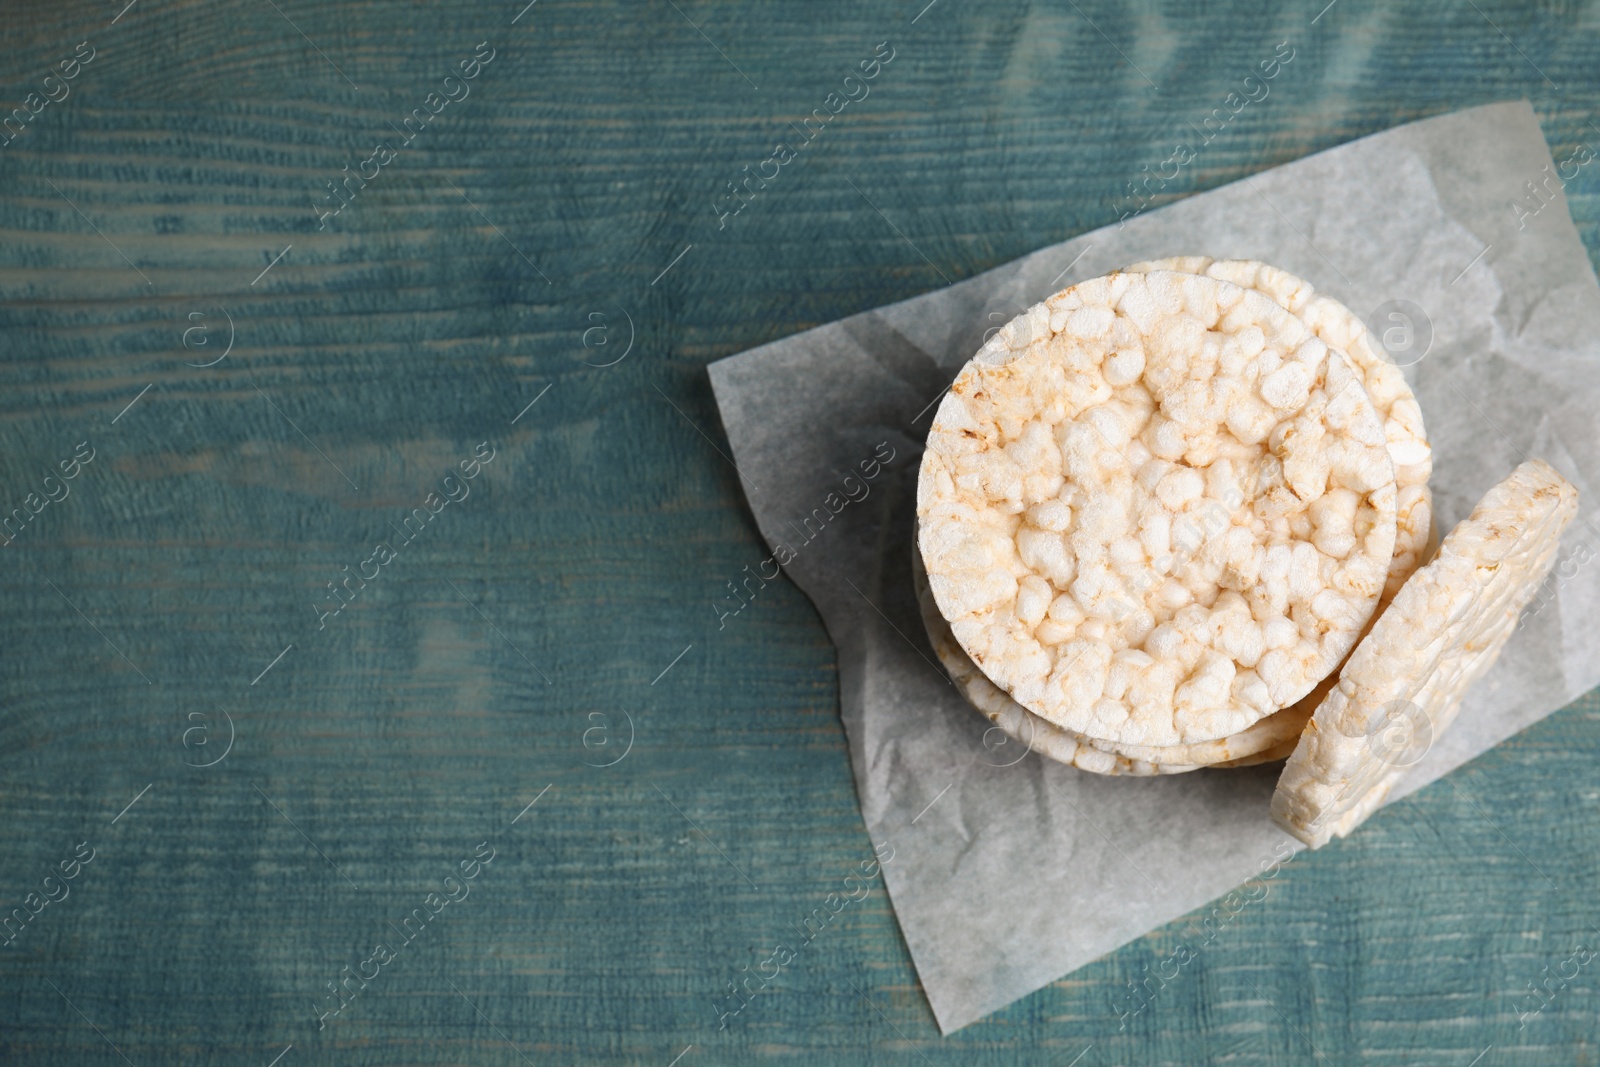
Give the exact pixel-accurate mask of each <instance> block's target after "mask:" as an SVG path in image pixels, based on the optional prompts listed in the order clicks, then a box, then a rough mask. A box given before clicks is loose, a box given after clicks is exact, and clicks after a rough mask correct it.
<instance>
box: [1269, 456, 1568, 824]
mask: <svg viewBox="0 0 1600 1067" xmlns="http://www.w3.org/2000/svg"><path fill="white" fill-rule="evenodd" d="M1577 500H1578V494H1577V490H1576V489H1574V488H1573V487H1572V485H1571V484H1570V483H1568V482H1567V480H1566V479H1565V478H1563V477H1561V475H1560V474H1558V473H1556V471H1555V470H1554V469H1553V468H1551V467H1550V466H1549V465H1548V464H1546V463H1544V462H1543V461H1541V460H1530V461H1528V462H1526V463H1523V464H1522V465H1520V466H1519V467H1517V469H1516V470H1515V471H1513V472H1512V473H1511V475H1510V476H1509V477H1508V478H1506V479H1505V481H1503V482H1501V483H1500V484H1499V485H1496V486H1495V487H1494V488H1493V489H1491V490H1489V492H1488V493H1487V494H1486V495H1485V496H1484V498H1483V499H1482V500H1481V501H1480V502H1479V503H1478V506H1477V507H1476V508H1474V509H1473V510H1472V514H1471V515H1470V516H1468V518H1467V519H1466V520H1465V521H1463V522H1462V523H1461V524H1460V525H1458V526H1457V527H1456V528H1455V529H1454V530H1452V531H1451V532H1450V534H1449V535H1448V536H1447V537H1446V538H1445V539H1444V541H1443V542H1442V543H1441V544H1440V546H1439V552H1438V555H1437V556H1436V557H1435V558H1434V559H1433V560H1432V561H1431V562H1429V563H1428V564H1427V566H1425V567H1423V568H1422V569H1421V570H1419V571H1417V572H1416V573H1415V574H1414V575H1412V576H1411V577H1410V578H1409V579H1408V580H1407V581H1406V583H1405V584H1404V585H1403V586H1402V587H1401V588H1400V591H1399V593H1398V594H1396V596H1395V597H1394V600H1393V602H1392V603H1390V604H1389V606H1388V607H1386V608H1385V609H1384V610H1383V612H1382V613H1381V614H1380V615H1379V617H1378V619H1377V620H1376V622H1374V623H1373V626H1372V629H1371V631H1370V632H1369V633H1368V634H1367V636H1366V637H1364V638H1363V639H1362V640H1361V642H1360V644H1358V645H1357V646H1356V649H1355V651H1354V652H1353V653H1352V654H1351V656H1350V659H1349V661H1348V662H1347V663H1346V664H1345V666H1344V668H1343V670H1342V671H1341V672H1340V674H1339V681H1338V684H1337V685H1336V686H1335V687H1334V688H1333V690H1332V691H1331V692H1330V693H1329V694H1328V697H1327V699H1326V700H1324V701H1323V702H1322V704H1321V705H1320V706H1319V707H1318V708H1317V710H1316V712H1315V713H1314V714H1313V716H1312V718H1311V722H1310V723H1309V724H1308V725H1307V726H1306V730H1305V734H1304V735H1303V736H1302V737H1301V739H1300V743H1299V744H1298V745H1297V746H1296V748H1295V750H1294V753H1293V755H1291V756H1290V757H1289V762H1288V764H1287V765H1286V766H1285V768H1284V771H1283V775H1282V777H1281V778H1280V779H1279V781H1278V788H1277V791H1276V792H1275V793H1274V794H1273V798H1272V817H1273V819H1274V820H1275V821H1276V822H1277V823H1278V824H1279V825H1280V826H1282V827H1283V828H1284V829H1286V830H1288V831H1289V832H1290V833H1292V834H1294V835H1295V836H1296V837H1297V838H1299V839H1300V840H1302V841H1304V842H1305V843H1306V844H1308V845H1310V846H1311V847H1312V848H1319V847H1321V846H1322V845H1324V844H1326V843H1327V842H1328V841H1329V840H1330V839H1331V838H1332V837H1335V836H1337V837H1343V836H1344V835H1346V834H1348V833H1349V832H1350V831H1351V830H1352V829H1354V828H1355V827H1356V826H1358V825H1360V823H1361V822H1362V821H1363V820H1365V819H1366V818H1367V816H1368V815H1370V814H1371V813H1372V812H1373V811H1375V810H1377V808H1378V806H1379V805H1381V804H1382V803H1383V801H1384V799H1385V798H1386V797H1387V796H1388V795H1389V790H1390V789H1391V788H1392V787H1393V785H1394V783H1395V781H1396V780H1397V779H1398V778H1399V776H1400V774H1401V772H1402V771H1403V770H1404V769H1405V766H1408V765H1409V764H1410V763H1411V762H1415V760H1414V758H1409V757H1404V758H1403V757H1397V756H1396V755H1395V753H1394V751H1393V745H1394V740H1393V739H1392V738H1389V737H1386V736H1385V732H1386V731H1388V730H1390V729H1391V728H1393V727H1400V728H1401V729H1402V730H1404V729H1411V730H1418V731H1425V736H1423V738H1422V740H1423V742H1425V743H1427V744H1431V743H1432V741H1434V740H1436V739H1437V738H1438V736H1439V735H1440V734H1441V733H1443V732H1444V730H1445V729H1446V728H1448V727H1449V725H1450V723H1451V722H1452V721H1453V719H1454V718H1455V714H1456V711H1457V710H1458V709H1459V707H1460V705H1461V699H1462V697H1463V696H1464V695H1465V694H1466V692H1467V690H1468V689H1469V688H1470V687H1471V685H1472V684H1473V683H1474V682H1475V681H1477V680H1478V678H1480V677H1481V676H1482V675H1483V674H1484V672H1485V671H1487V670H1488V669H1489V667H1490V666H1491V665H1492V664H1493V663H1494V661H1495V659H1496V658H1497V657H1498V656H1499V655H1500V651H1501V649H1502V648H1503V647H1504V646H1505V643H1506V639H1507V638H1509V637H1510V636H1511V633H1512V632H1513V631H1514V630H1515V629H1516V626H1517V618H1518V616H1519V615H1520V613H1521V611H1522V609H1523V608H1524V607H1526V606H1527V603H1528V601H1529V600H1530V599H1531V598H1532V597H1533V594H1534V593H1535V591H1537V589H1538V587H1539V585H1540V583H1541V582H1543V581H1544V579H1545V576H1546V575H1547V574H1548V573H1549V571H1550V567H1551V565H1552V563H1553V562H1554V560H1555V555H1556V549H1557V547H1558V544H1559V542H1560V538H1561V531H1562V530H1563V529H1564V528H1565V527H1566V525H1567V524H1568V523H1569V522H1571V520H1572V518H1573V516H1574V515H1575V514H1576V513H1577Z"/></svg>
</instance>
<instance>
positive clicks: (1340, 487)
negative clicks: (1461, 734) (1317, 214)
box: [914, 257, 1576, 846]
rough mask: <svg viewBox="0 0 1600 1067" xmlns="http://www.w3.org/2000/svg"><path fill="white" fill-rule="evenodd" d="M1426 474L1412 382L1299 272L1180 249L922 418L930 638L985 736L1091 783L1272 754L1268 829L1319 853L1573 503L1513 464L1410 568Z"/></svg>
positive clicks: (1422, 534) (1435, 713) (1441, 714)
mask: <svg viewBox="0 0 1600 1067" xmlns="http://www.w3.org/2000/svg"><path fill="white" fill-rule="evenodd" d="M1431 469H1432V451H1431V449H1430V447H1429V445H1428V441H1427V438H1426V435H1425V432H1424V429H1423V424H1422V413H1421V409H1420V408H1419V407H1418V405H1417V402H1416V398H1415V397H1414V396H1413V395H1412V393H1411V390H1410V388H1409V387H1408V386H1407V385H1406V382H1405V380H1404V378H1403V376H1402V375H1401V374H1400V372H1399V371H1398V370H1397V369H1396V368H1395V367H1394V366H1393V365H1391V364H1390V363H1388V362H1387V361H1386V360H1385V359H1384V358H1383V357H1382V350H1381V349H1380V348H1379V346H1378V344H1377V342H1376V341H1375V339H1373V338H1372V337H1371V336H1370V334H1369V333H1368V331H1367V328H1366V326H1365V325H1364V324H1363V323H1362V322H1361V320H1360V319H1359V318H1357V317H1356V316H1355V315H1354V314H1353V313H1352V312H1351V311H1350V310H1349V309H1348V308H1346V307H1344V306H1343V305H1342V304H1339V303H1338V302H1337V301H1334V300H1332V299H1330V298H1328V297H1326V296H1323V295H1321V294H1318V293H1316V292H1314V290H1313V289H1312V287H1311V286H1310V285H1309V284H1308V283H1306V282H1305V281H1303V280H1301V279H1299V278H1296V277H1294V276H1293V275H1290V274H1288V273H1286V272H1284V271H1281V270H1278V269H1276V268H1273V267H1269V266H1266V265H1264V264H1260V263H1253V262H1243V261H1212V260H1209V259H1203V258H1193V257H1188V258H1179V259H1170V260H1162V261H1158V262H1152V263H1143V264H1139V265H1136V266H1134V267H1131V268H1129V269H1128V270H1126V271H1123V272H1119V273H1116V274H1112V275H1109V276H1107V277H1104V278H1096V279H1093V280H1091V281H1087V282H1083V283H1081V284H1079V285H1075V286H1072V287H1071V288H1069V289H1066V290H1063V291H1062V292H1060V293H1057V294H1056V295H1055V296H1052V297H1050V298H1049V299H1048V300H1046V301H1045V302H1044V303H1042V304H1038V305H1035V306H1034V307H1032V308H1030V309H1029V310H1028V311H1026V312H1024V313H1023V314H1022V315H1021V316H1019V317H1018V318H1017V319H1015V320H1013V321H1012V322H1011V323H1009V324H1007V325H1006V326H1005V327H1004V328H1002V329H1001V330H1000V331H999V332H998V333H997V334H996V335H995V336H994V337H993V338H992V339H991V340H990V341H989V342H988V343H987V344H985V345H984V346H983V348H982V349H980V350H979V352H978V354H977V355H976V356H974V357H973V359H972V360H971V361H970V362H969V363H968V364H967V365H966V367H964V368H963V369H962V371H961V373H960V374H959V375H957V377H956V380H955V382H954V384H953V385H952V386H951V388H950V391H949V394H948V395H947V396H946V397H945V398H944V400H943V401H942V402H941V404H940V406H939V409H938V412H937V414H936V415H935V417H934V422H933V426H932V429H931V430H930V432H929V436H928V447H927V450H926V452H925V453H924V455H923V461H922V467H921V471H920V475H919V479H918V486H917V543H918V545H919V548H920V551H919V552H917V553H915V554H914V556H915V559H916V564H917V573H916V583H917V589H918V595H919V599H920V601H921V604H922V613H923V618H924V622H925V623H926V625H927V629H928V634H929V638H930V641H931V642H932V645H933V648H934V650H935V652H936V653H937V654H938V656H939V659H940V661H941V662H942V663H943V664H944V666H945V668H946V670H947V671H948V672H949V674H950V676H951V679H952V680H953V681H954V683H955V684H956V686H957V688H958V689H959V690H960V691H961V692H962V694H963V695H964V696H965V697H966V698H967V700H968V701H969V702H970V703H971V704H972V705H973V706H974V707H975V708H977V709H978V710H979V711H980V712H981V713H982V714H983V715H984V716H985V717H987V718H988V719H989V720H990V721H991V722H993V723H994V724H995V725H996V726H998V727H999V728H1000V729H1002V730H1003V731H1005V732H1006V733H1007V734H1008V735H1010V736H1012V737H1014V738H1016V739H1017V740H1019V741H1022V742H1023V743H1024V744H1026V745H1028V746H1029V747H1030V748H1032V749H1033V750H1035V751H1038V752H1040V753H1041V754H1043V755H1045V756H1047V757H1049V758H1052V759H1057V760H1060V761H1061V762H1064V763H1069V764H1071V765H1073V766H1075V767H1078V768H1080V769H1082V770H1086V771H1091V772H1094V773H1099V774H1131V775H1153V774H1174V773H1182V772H1185V771H1191V770H1198V769H1200V768H1203V767H1238V766H1246V765H1249V764H1252V763H1262V762H1268V761H1272V760H1280V759H1284V758H1285V757H1289V758H1290V762H1289V765H1288V769H1287V771H1286V773H1285V775H1284V779H1283V782H1282V783H1281V784H1280V787H1279V796H1278V798H1277V799H1276V800H1275V801H1274V806H1273V812H1274V815H1275V817H1276V818H1278V820H1279V821H1280V823H1282V824H1283V825H1284V826H1285V827H1286V828H1287V829H1289V830H1290V831H1291V832H1293V833H1295V835H1296V836H1298V837H1300V838H1301V839H1302V840H1305V841H1306V842H1307V843H1309V844H1312V845H1313V846H1315V845H1320V844H1322V843H1323V842H1325V841H1326V840H1327V839H1328V838H1329V836H1331V835H1340V836H1342V835H1343V834H1344V833H1346V832H1348V831H1349V829H1351V828H1353V827H1354V826H1355V825H1356V824H1358V823H1359V822H1360V821H1361V819H1363V818H1365V817H1366V815H1367V814H1369V813H1370V812H1371V811H1372V810H1375V809H1376V807H1377V806H1378V805H1379V804H1380V803H1381V802H1382V799H1383V796H1384V795H1386V794H1387V790H1388V787H1389V785H1391V784H1392V782H1393V780H1394V777H1395V776H1396V774H1397V772H1398V769H1399V767H1398V765H1397V760H1396V759H1395V758H1394V749H1393V745H1392V740H1393V738H1392V732H1393V731H1392V730H1391V727H1392V726H1393V725H1394V724H1395V723H1396V722H1397V721H1398V722H1399V723H1400V725H1401V726H1402V727H1409V728H1412V729H1421V730H1422V731H1424V732H1426V733H1427V734H1428V736H1430V737H1431V736H1436V735H1437V733H1438V732H1439V731H1440V730H1442V729H1443V728H1444V727H1445V726H1446V725H1448V721H1449V719H1450V717H1451V716H1453V714H1454V710H1455V708H1456V707H1457V706H1458V705H1459V701H1460V697H1461V695H1462V693H1463V692H1464V691H1465V688H1466V686H1467V685H1469V684H1470V682H1471V681H1473V680H1475V679H1476V678H1477V677H1478V676H1480V675H1481V674H1482V672H1483V671H1484V670H1486V669H1487V668H1488V666H1489V664H1490V663H1492V662H1493V659H1494V657H1495V656H1496V655H1498V653H1499V650H1500V648H1501V647H1502V646H1503V644H1504V641H1505V639H1506V637H1507V636H1509V633H1510V630H1511V629H1512V628H1514V625H1515V617H1516V613H1517V612H1519V611H1520V610H1521V608H1522V607H1523V606H1524V605H1525V604H1526V602H1527V599H1528V598H1529V597H1530V596H1531V595H1532V593H1533V591H1534V589H1536V588H1537V586H1538V583H1539V582H1540V581H1541V580H1542V579H1543V577H1544V575H1545V573H1546V572H1547V571H1548V569H1549V566H1550V563H1551V562H1552V561H1553V558H1554V549H1555V545H1556V542H1557V540H1558V539H1559V536H1560V532H1561V529H1562V528H1563V527H1564V526H1565V524H1566V522H1567V521H1569V520H1570V518H1571V516H1572V514H1573V513H1574V512H1575V508H1576V493H1575V491H1574V490H1573V489H1572V487H1571V486H1570V485H1568V484H1567V483H1566V482H1565V481H1564V480H1562V479H1561V477H1560V476H1559V475H1558V474H1556V473H1555V472H1554V471H1553V470H1551V469H1550V468H1549V467H1548V466H1546V465H1544V464H1542V463H1537V462H1534V463H1529V464H1524V465H1523V466H1522V467H1520V468H1518V470H1517V472H1515V474H1513V476H1512V478H1510V479H1508V480H1507V482H1506V483H1503V484H1502V486H1498V487H1496V489H1495V490H1494V491H1493V492H1491V493H1490V495H1489V497H1487V498H1486V499H1485V502H1484V504H1482V505H1480V507H1479V509H1478V511H1475V512H1474V513H1473V516H1472V517H1471V518H1469V519H1468V520H1467V522H1465V523H1463V524H1462V526H1461V527H1459V528H1458V530H1457V531H1456V532H1455V533H1452V535H1451V536H1450V537H1449V538H1446V540H1445V543H1444V545H1443V546H1442V548H1441V552H1440V556H1439V559H1438V560H1437V561H1435V562H1434V563H1432V564H1430V565H1429V566H1428V567H1426V568H1423V569H1422V571H1421V572H1418V566H1419V564H1420V563H1421V562H1422V561H1423V559H1424V558H1425V557H1426V555H1427V552H1428V547H1429V537H1430V532H1431V526H1432V523H1431V501H1430V498H1429V494H1428V487H1427V479H1428V475H1429V473H1430V472H1431ZM1480 513H1481V514H1480ZM1485 560H1491V561H1492V563H1489V564H1486V563H1485V562H1484V561H1485ZM1414 574H1415V578H1414V580H1413V575H1414ZM1441 606H1442V607H1441ZM1449 609H1454V613H1453V614H1450V610H1449ZM1441 610H1445V611H1446V614H1447V616H1448V617H1445V616H1440V615H1439V612H1440V611H1441ZM1508 617H1509V622H1508V621H1507V619H1508ZM1369 630H1370V631H1371V633H1370V635H1369V636H1368V637H1367V638H1366V639H1365V640H1362V635H1363V634H1364V633H1367V632H1368V631H1369ZM1401 631H1404V637H1405V641H1404V642H1397V641H1396V640H1395V639H1394V635H1395V634H1397V633H1400V632H1401ZM1358 641H1361V645H1360V648H1359V649H1357V642H1358ZM1416 642H1421V644H1416ZM1397 648H1404V649H1405V650H1406V651H1405V652H1397V651H1396V649H1397ZM1352 649H1357V651H1356V652H1355V654H1354V655H1351V653H1352ZM1347 657H1349V660H1350V662H1349V665H1348V666H1347V667H1346V668H1345V669H1344V670H1343V671H1341V670H1340V665H1341V664H1343V663H1345V661H1346V658H1347ZM1397 657H1398V658H1397ZM1380 698H1381V699H1380ZM1308 724H1309V725H1308Z"/></svg>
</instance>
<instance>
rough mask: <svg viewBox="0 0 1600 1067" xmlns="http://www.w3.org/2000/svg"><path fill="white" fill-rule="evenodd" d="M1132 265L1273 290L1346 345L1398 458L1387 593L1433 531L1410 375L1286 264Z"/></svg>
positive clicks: (1428, 460) (1178, 260)
mask: <svg viewBox="0 0 1600 1067" xmlns="http://www.w3.org/2000/svg"><path fill="white" fill-rule="evenodd" d="M1126 269H1127V270H1129V271H1140V272H1144V271H1152V270H1176V271H1183V272H1184V273H1187V274H1204V275H1206V276H1207V277H1211V278H1221V279H1222V280H1223V281H1228V282H1232V283H1233V284H1235V285H1238V286H1242V287H1244V288H1246V289H1254V290H1255V291H1256V292H1259V293H1264V294H1266V295H1267V296H1269V297H1271V298H1272V300H1273V302H1274V303H1276V304H1278V305H1279V306H1280V307H1283V308H1286V309H1288V310H1289V312H1290V313H1292V314H1294V315H1296V316H1298V317H1299V318H1300V320H1301V321H1302V322H1304V323H1305V324H1306V325H1307V326H1309V327H1310V328H1311V330H1312V332H1313V333H1315V334H1316V335H1317V336H1318V337H1319V338H1321V339H1322V341H1323V342H1324V343H1326V344H1327V345H1329V346H1330V347H1332V348H1337V349H1339V350H1340V351H1341V352H1343V353H1344V354H1345V355H1346V356H1347V357H1348V358H1349V360H1350V365H1351V366H1352V367H1354V368H1355V371H1356V374H1357V375H1359V376H1360V378H1361V384H1362V385H1364V386H1365V387H1366V390H1367V395H1368V396H1369V397H1370V398H1371V399H1372V406H1373V407H1374V408H1376V409H1377V412H1378V417H1379V418H1381V419H1382V420H1383V428H1384V436H1385V439H1386V441H1387V446H1388V449H1389V458H1390V459H1391V460H1393V461H1394V481H1395V540H1394V561H1393V562H1392V563H1391V564H1390V566H1389V577H1388V581H1387V583H1386V584H1385V586H1384V593H1383V595H1384V599H1385V600H1387V599H1390V598H1392V597H1393V596H1394V594H1395V593H1396V592H1397V591H1398V590H1399V588H1400V585H1401V583H1402V582H1404V581H1405V580H1406V579H1407V578H1408V577H1410V576H1411V573H1412V572H1413V571H1415V570H1416V569H1417V568H1418V567H1419V566H1421V565H1422V561H1423V560H1425V559H1427V558H1428V550H1429V548H1430V547H1431V542H1432V537H1433V494H1432V493H1431V492H1430V491H1429V489H1428V476H1429V475H1430V474H1432V473H1433V446H1432V445H1430V444H1429V443H1428V437H1427V433H1426V432H1425V430H1424V429H1423V425H1422V408H1421V406H1420V405H1418V403H1417V398H1416V395H1415V394H1413V393H1412V391H1411V386H1410V385H1408V384H1406V378H1405V375H1404V374H1402V373H1401V372H1400V368H1398V367H1396V366H1395V365H1394V364H1393V363H1392V362H1390V361H1389V360H1388V359H1386V358H1385V357H1384V355H1383V347H1382V346H1381V345H1380V344H1378V342H1377V340H1376V338H1374V337H1373V336H1372V331H1371V330H1370V329H1368V328H1367V324H1366V323H1365V322H1363V321H1362V320H1361V319H1360V318H1359V317H1358V316H1357V315H1356V313H1355V312H1353V311H1351V310H1350V309H1349V308H1348V307H1345V306H1344V305H1343V304H1341V303H1340V302H1339V301H1337V300H1335V299H1333V298H1332V297H1330V296H1325V295H1323V294H1321V293H1318V292H1317V291H1316V290H1315V289H1314V288H1313V287H1312V285H1311V283H1310V282H1308V281H1305V280H1304V279H1302V278H1297V277H1295V276H1294V275H1293V274H1290V273H1289V272H1288V271H1286V270H1281V269H1279V268H1278V267H1273V266H1270V265H1268V264H1266V263H1260V262H1257V261H1255V260H1247V259H1210V258H1208V257H1206V256H1174V257H1172V258H1170V259H1155V260H1149V261H1147V262H1144V263H1136V264H1134V265H1133V266H1131V267H1128V268H1126Z"/></svg>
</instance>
